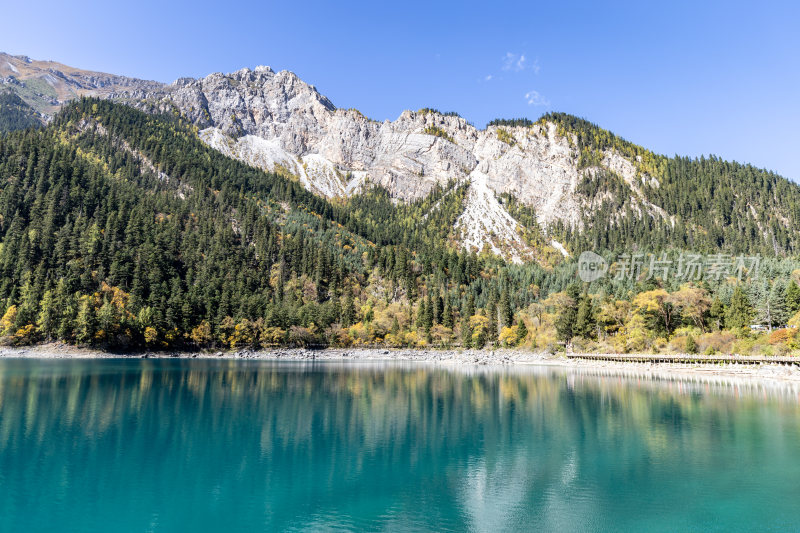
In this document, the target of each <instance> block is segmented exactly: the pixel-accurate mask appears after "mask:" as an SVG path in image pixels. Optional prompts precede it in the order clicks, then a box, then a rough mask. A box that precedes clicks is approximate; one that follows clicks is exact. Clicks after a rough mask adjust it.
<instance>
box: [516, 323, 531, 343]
mask: <svg viewBox="0 0 800 533" xmlns="http://www.w3.org/2000/svg"><path fill="white" fill-rule="evenodd" d="M527 338H528V326H526V325H525V321H524V320H522V317H520V318H519V320H518V321H517V344H524V343H525V340H526V339H527Z"/></svg>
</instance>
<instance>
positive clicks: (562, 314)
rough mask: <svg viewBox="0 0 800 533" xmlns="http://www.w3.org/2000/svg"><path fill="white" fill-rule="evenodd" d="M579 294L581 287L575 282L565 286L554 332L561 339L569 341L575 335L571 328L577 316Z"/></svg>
mask: <svg viewBox="0 0 800 533" xmlns="http://www.w3.org/2000/svg"><path fill="white" fill-rule="evenodd" d="M580 295H581V289H580V286H579V285H578V284H577V283H571V284H570V285H568V286H567V290H566V298H565V301H564V304H563V306H562V308H561V309H560V310H559V312H558V316H557V317H556V334H557V335H558V339H559V340H561V341H565V342H569V341H570V340H572V337H573V336H574V335H575V333H574V330H573V328H574V327H575V322H576V320H577V318H578V300H579V298H580Z"/></svg>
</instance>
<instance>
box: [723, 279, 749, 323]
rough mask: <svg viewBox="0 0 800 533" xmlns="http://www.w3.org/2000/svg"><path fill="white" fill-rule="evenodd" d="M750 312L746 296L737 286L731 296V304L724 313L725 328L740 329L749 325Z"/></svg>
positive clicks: (740, 287)
mask: <svg viewBox="0 0 800 533" xmlns="http://www.w3.org/2000/svg"><path fill="white" fill-rule="evenodd" d="M751 317H752V310H751V307H750V301H749V300H748V299H747V295H746V294H745V293H744V291H743V290H742V286H741V285H737V286H736V289H734V291H733V295H732V296H731V303H730V305H729V306H728V309H727V310H726V311H725V327H727V328H728V329H740V328H744V327H747V325H748V324H750V320H751Z"/></svg>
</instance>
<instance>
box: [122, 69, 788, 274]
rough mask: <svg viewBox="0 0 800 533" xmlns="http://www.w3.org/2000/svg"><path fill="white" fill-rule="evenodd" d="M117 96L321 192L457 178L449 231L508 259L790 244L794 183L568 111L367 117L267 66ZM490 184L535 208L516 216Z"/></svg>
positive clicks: (340, 194) (403, 190)
mask: <svg viewBox="0 0 800 533" xmlns="http://www.w3.org/2000/svg"><path fill="white" fill-rule="evenodd" d="M117 96H119V97H121V98H123V99H126V100H127V101H128V102H130V103H133V104H134V105H138V106H141V107H145V108H149V109H151V110H152V109H155V110H162V111H177V112H180V113H181V114H182V115H183V116H185V117H187V119H189V120H190V121H192V122H193V123H194V124H196V125H197V126H198V128H200V133H199V135H200V138H201V139H203V140H204V142H206V143H207V144H209V145H210V146H213V147H215V148H216V149H218V150H220V151H222V152H223V153H226V154H228V155H230V156H232V157H235V158H237V159H239V160H241V161H244V162H246V163H248V164H250V165H253V166H256V167H258V168H263V169H266V170H270V171H276V172H279V173H282V174H284V175H287V176H291V177H294V179H296V180H298V181H299V182H300V183H302V184H303V186H304V187H306V188H307V189H308V190H310V191H313V192H314V193H316V194H320V195H322V196H325V197H327V198H348V197H352V196H353V195H354V194H357V193H358V192H359V191H360V190H362V188H363V187H364V185H365V184H367V183H370V184H377V185H379V186H381V187H383V188H385V189H386V190H387V191H388V192H389V194H390V195H391V196H392V197H394V198H396V199H397V200H398V201H401V202H413V201H415V200H419V199H421V198H425V197H426V196H427V195H428V194H430V191H432V190H433V188H434V187H435V186H440V187H441V186H443V185H444V184H445V183H448V182H451V181H455V182H457V183H465V184H467V186H468V187H470V189H471V192H470V193H469V194H468V197H467V198H468V202H467V204H465V209H467V211H465V212H464V213H463V216H461V218H460V222H459V224H458V225H457V227H456V232H455V233H456V234H457V238H456V242H457V243H458V244H459V245H460V246H462V247H464V248H466V249H472V250H476V251H480V250H483V249H486V250H488V251H491V252H493V253H496V254H498V255H501V256H503V257H504V258H506V259H508V260H511V261H515V262H520V261H526V260H530V259H532V258H541V257H543V256H548V257H553V254H552V252H553V251H555V250H561V251H563V252H565V253H570V252H571V253H573V254H579V253H580V252H581V251H582V250H583V249H587V248H601V249H602V248H611V249H615V248H619V247H623V246H624V247H631V246H633V247H645V248H647V247H659V248H663V247H665V246H677V247H693V246H694V247H699V248H702V249H708V250H717V249H724V250H727V251H737V252H738V251H754V250H758V251H762V252H763V251H770V253H773V254H786V253H792V252H793V251H794V250H797V244H798V239H797V233H798V230H800V227H798V226H797V223H796V222H795V221H796V220H798V217H797V216H796V215H797V207H796V206H797V205H798V202H797V198H798V188H797V186H796V185H794V184H791V183H789V182H788V181H786V180H784V179H783V178H780V177H779V176H776V175H774V174H771V173H768V172H764V171H761V170H758V169H753V168H751V167H747V166H743V165H738V164H729V163H724V162H720V161H717V160H715V159H711V160H703V159H701V160H697V161H695V160H681V159H674V158H666V157H663V156H658V155H656V154H654V153H652V152H650V151H648V150H646V149H644V148H642V147H639V146H636V145H633V144H631V143H628V142H625V141H624V140H622V139H619V138H617V137H616V136H614V135H613V134H611V133H609V132H607V131H605V130H603V129H601V128H599V127H597V126H595V125H593V124H590V123H588V122H586V121H582V120H581V119H577V118H575V117H572V116H569V115H564V114H549V115H546V116H544V117H542V118H541V119H540V120H538V121H536V122H532V121H527V120H510V121H504V120H498V121H494V122H493V123H492V124H490V125H489V126H488V127H487V128H486V129H483V130H479V129H477V128H475V127H473V126H472V125H471V124H469V123H468V122H467V121H465V120H464V119H463V118H461V117H459V116H457V115H455V114H452V113H447V114H442V113H439V112H437V111H435V110H431V109H422V110H419V111H417V112H413V111H405V112H403V113H402V114H401V115H400V117H398V119H397V120H395V121H393V122H389V121H386V122H377V121H373V120H370V119H368V118H366V117H364V116H363V115H362V114H361V113H359V112H358V111H356V110H352V109H348V110H344V109H337V108H336V107H335V106H334V105H333V104H332V103H331V102H330V100H328V99H327V98H325V97H324V96H323V95H321V94H320V93H319V92H318V91H317V90H316V88H315V87H313V86H311V85H308V84H306V83H304V82H303V81H302V80H300V79H299V78H298V77H297V76H295V75H294V74H293V73H291V72H287V71H282V72H277V73H276V72H274V71H272V69H270V68H269V67H257V68H256V69H255V70H250V69H242V70H239V71H237V72H234V73H231V74H221V73H216V74H212V75H210V76H208V77H206V78H202V79H197V80H194V79H181V80H178V81H177V82H176V83H174V84H172V85H169V86H163V87H161V88H160V89H158V90H156V91H151V92H148V93H145V94H143V93H142V92H141V91H139V92H132V93H129V94H125V93H122V94H120V95H117ZM712 167H713V168H712ZM775 190H780V191H782V192H781V194H778V195H776V194H775ZM688 191H691V196H689V195H687V192H688ZM501 196H509V197H512V198H514V200H515V201H517V202H519V203H520V204H521V205H523V206H525V207H526V208H529V209H531V210H532V211H533V213H534V217H533V218H532V219H531V218H529V219H528V220H526V223H525V225H522V224H520V221H519V220H517V219H515V218H514V216H513V215H511V213H509V212H508V210H507V209H506V207H505V206H504V205H503V203H501V202H499V201H498V200H499V198H500V197H501ZM676 197H677V198H680V200H679V201H680V205H678V204H676ZM721 198H725V199H726V200H725V201H720V199H721ZM734 199H735V200H734ZM727 201H730V202H731V203H730V207H726V205H728V204H727V203H726V202H727ZM692 202H696V205H691V204H692ZM484 215H486V216H484ZM531 234H533V235H534V237H535V238H533V239H532V238H530V235H531ZM526 236H527V237H526ZM562 244H563V245H565V246H562Z"/></svg>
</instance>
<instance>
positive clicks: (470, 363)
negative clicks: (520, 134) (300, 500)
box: [0, 343, 800, 383]
mask: <svg viewBox="0 0 800 533" xmlns="http://www.w3.org/2000/svg"><path fill="white" fill-rule="evenodd" d="M576 355H578V357H579V355H580V354H576ZM586 355H596V354H586ZM14 358H17V359H214V360H256V361H257V360H261V361H297V362H303V361H305V362H373V363H382V362H392V361H396V362H412V363H413V362H416V363H428V364H431V363H432V364H436V365H442V366H444V367H449V368H460V367H461V368H467V367H499V368H523V367H531V366H539V367H553V368H563V369H568V370H569V369H572V370H585V371H598V372H602V373H606V372H613V373H615V374H620V375H623V374H625V375H627V374H630V375H656V374H658V375H663V376H667V377H680V376H683V377H688V378H692V377H695V378H696V377H698V376H717V377H738V378H745V379H748V380H770V381H773V380H777V381H783V382H798V383H800V367H798V366H795V365H792V366H785V365H780V364H776V363H764V364H752V365H739V364H711V363H661V362H659V363H655V362H631V361H605V360H592V359H582V358H567V357H565V356H564V355H550V354H548V353H542V352H530V351H522V350H514V349H496V350H457V349H449V350H446V349H443V350H433V349H423V350H419V349H408V348H399V349H391V348H326V349H321V350H309V349H305V348H277V349H268V350H249V349H246V350H238V351H226V352H223V351H214V352H104V351H101V350H93V349H88V348H80V347H76V346H72V345H68V344H62V343H50V344H40V345H35V346H23V347H10V346H5V347H0V359H14Z"/></svg>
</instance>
